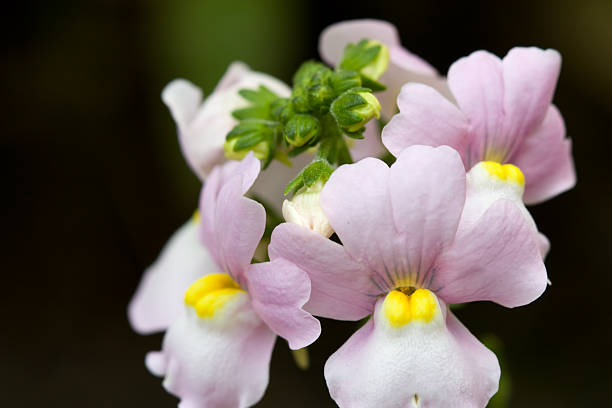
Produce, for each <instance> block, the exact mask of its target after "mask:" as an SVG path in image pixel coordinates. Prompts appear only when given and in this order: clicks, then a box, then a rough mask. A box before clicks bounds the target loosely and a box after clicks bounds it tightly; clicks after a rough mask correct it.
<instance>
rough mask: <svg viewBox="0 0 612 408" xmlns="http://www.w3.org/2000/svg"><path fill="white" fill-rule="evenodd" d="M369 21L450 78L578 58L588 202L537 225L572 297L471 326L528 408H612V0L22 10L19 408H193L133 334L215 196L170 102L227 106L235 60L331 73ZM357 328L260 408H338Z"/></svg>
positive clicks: (280, 347) (328, 336)
mask: <svg viewBox="0 0 612 408" xmlns="http://www.w3.org/2000/svg"><path fill="white" fill-rule="evenodd" d="M364 17H370V18H379V19H385V20H388V21H391V22H392V23H394V24H395V25H396V26H397V27H398V29H399V31H400V35H401V38H402V41H403V45H404V46H405V47H406V48H408V49H409V50H411V51H412V52H414V53H416V54H418V55H420V56H421V57H423V58H424V59H426V60H427V61H429V62H430V63H431V64H433V65H434V66H435V67H436V68H437V69H438V70H439V71H440V72H442V73H445V72H446V70H447V69H448V67H449V65H450V64H451V63H452V62H453V61H455V60H456V59H457V58H459V57H461V56H464V55H467V54H469V53H470V52H472V51H473V50H476V49H487V50H489V51H491V52H494V53H495V54H497V55H500V56H503V55H505V53H506V52H507V51H508V50H509V49H510V48H511V47H513V46H516V45H536V46H539V47H543V48H549V47H550V48H556V49H557V50H559V51H560V52H561V54H562V55H563V67H562V72H561V77H560V80H559V84H558V88H557V93H556V96H555V103H556V104H557V106H558V107H559V108H560V110H561V112H562V113H563V115H564V118H565V121H566V124H567V129H568V134H569V136H571V137H572V138H573V141H574V157H575V161H576V167H577V172H578V185H577V187H576V188H575V189H574V190H572V191H570V192H568V193H566V194H563V195H561V196H559V197H557V198H555V199H553V200H551V201H549V202H547V203H545V204H542V205H539V206H537V207H534V208H532V211H533V214H534V218H535V219H536V221H537V223H538V225H539V227H540V230H541V231H543V232H544V233H546V234H547V235H548V237H549V238H550V239H551V241H552V251H551V253H550V255H549V257H548V259H547V261H546V263H547V267H548V270H549V275H550V279H551V280H552V282H553V285H552V287H550V288H549V289H548V290H547V291H546V293H545V294H544V296H543V297H542V298H540V299H539V300H538V301H536V302H535V303H533V304H531V305H529V306H526V307H522V308H519V309H516V310H507V309H504V308H502V307H500V306H497V305H494V304H489V303H482V304H477V305H471V306H468V307H465V308H463V309H460V310H458V311H457V314H458V315H459V316H460V318H461V319H462V321H463V322H464V323H465V325H466V326H467V327H469V328H470V329H471V330H472V331H473V332H474V333H475V334H477V335H479V336H484V335H487V334H489V333H493V334H495V335H496V336H497V337H498V338H499V339H500V340H501V342H502V343H503V350H502V351H501V356H502V365H503V367H504V370H505V373H509V375H510V376H511V379H510V381H511V384H510V388H511V390H512V394H511V400H510V403H509V405H508V406H510V407H521V408H523V407H556V408H560V407H603V406H609V405H608V404H609V391H610V390H609V387H610V383H611V375H610V364H611V363H612V360H611V359H610V352H609V347H610V344H611V341H610V333H611V330H610V318H609V316H610V312H609V310H608V307H609V305H608V303H607V302H608V301H610V296H609V290H610V287H611V285H612V277H611V276H612V268H611V267H612V265H611V262H610V259H611V255H610V254H611V252H612V248H611V246H610V243H611V242H610V241H611V240H610V231H611V230H612V215H611V214H612V183H611V182H610V177H609V175H608V172H609V171H610V160H611V159H610V157H611V152H612V142H611V140H612V137H611V136H612V126H611V124H612V123H611V122H612V119H611V118H612V103H611V102H610V101H611V100H612V52H611V51H610V46H611V44H612V2H610V1H609V0H583V1H581V2H576V1H570V0H557V1H541V2H534V1H533V0H515V1H513V2H511V3H508V2H483V3H482V4H479V3H467V2H458V3H447V2H443V1H431V0H429V1H420V2H415V1H402V2H398V1H393V0H390V1H386V0H376V1H353V2H350V3H349V2H347V3H340V2H330V1H320V0H310V1H306V0H304V1H286V0H258V1H252V0H240V1H233V0H224V1H196V0H189V1H172V2H170V1H168V2H162V1H145V0H142V1H125V0H123V1H121V0H115V1H102V0H100V1H80V2H76V1H61V0H58V1H24V2H10V3H9V4H6V5H4V6H3V11H2V15H1V17H0V18H1V19H2V24H0V30H1V31H2V42H3V52H2V64H1V67H0V74H1V75H0V81H1V83H2V89H3V95H4V97H3V102H4V103H3V105H4V106H3V108H2V125H1V126H2V143H1V149H2V150H1V153H2V156H1V157H2V161H1V163H2V177H3V179H4V180H6V181H5V183H6V184H5V185H7V186H8V189H9V192H8V194H7V195H6V196H5V198H4V199H3V207H4V210H3V211H2V217H3V221H2V226H3V229H4V231H5V233H4V239H3V245H2V247H3V250H4V255H3V262H2V265H3V267H2V273H3V284H2V289H3V290H2V296H1V297H0V306H1V307H0V317H1V318H2V322H3V326H4V327H3V329H2V332H1V333H2V334H1V335H0V358H1V367H2V370H0V384H2V385H1V388H2V393H1V396H0V405H2V406H7V407H34V406H47V407H73V406H78V407H133V406H146V407H151V408H152V407H172V406H176V403H177V399H176V398H174V397H172V396H171V395H169V394H167V393H166V392H165V391H164V390H163V389H162V387H161V380H160V379H158V378H156V377H153V376H152V375H150V374H149V373H148V372H147V370H146V369H145V367H144V364H143V361H144V356H145V353H146V352H147V351H149V350H158V349H159V348H160V345H161V340H162V335H161V334H160V335H153V336H139V335H137V334H135V333H133V332H132V331H131V329H130V327H129V325H128V322H127V319H126V311H125V310H126V305H127V303H128V301H129V299H130V297H131V295H132V293H133V291H134V290H135V288H136V285H137V283H138V281H139V279H140V276H141V273H142V271H143V270H144V269H145V267H146V266H147V265H149V264H150V263H151V262H153V261H154V259H155V258H156V256H157V254H158V252H159V250H160V249H161V247H162V246H163V244H164V243H165V241H166V239H167V238H168V237H169V236H170V234H171V233H172V232H174V230H175V229H176V228H178V226H180V225H181V224H182V223H183V222H184V221H185V220H186V219H188V218H189V217H190V216H191V214H192V213H193V210H194V208H195V207H196V204H197V202H196V201H197V196H198V192H199V189H200V185H199V183H198V180H197V179H196V177H195V176H194V175H193V174H192V173H191V172H190V170H189V169H188V167H187V166H186V164H185V162H184V161H183V158H182V156H181V153H180V151H179V147H178V143H177V138H176V133H175V128H174V123H173V121H172V119H171V118H170V115H169V114H168V112H167V110H166V108H165V106H164V105H163V104H162V103H161V100H160V92H161V89H162V88H163V86H164V85H165V84H166V83H167V82H169V81H170V80H172V79H173V78H176V77H184V78H189V79H190V80H191V81H193V82H194V83H196V84H198V85H199V86H201V87H202V88H203V89H204V91H205V93H209V92H210V91H211V90H212V89H213V87H214V85H215V84H216V82H217V81H218V79H219V78H220V77H221V75H222V74H223V72H224V70H225V68H226V67H227V65H228V64H229V63H230V62H231V61H234V60H242V61H244V62H246V63H248V64H249V65H250V66H251V67H253V68H254V69H257V70H259V71H264V72H267V73H270V74H272V75H274V76H277V77H279V78H281V79H283V80H285V81H287V82H289V80H290V78H291V75H292V73H293V72H294V71H295V70H296V68H297V67H298V65H299V64H300V63H301V62H303V61H304V60H306V59H309V58H318V54H317V38H318V34H319V32H320V31H321V30H322V29H323V28H325V27H326V26H327V25H329V24H331V23H334V22H337V21H341V20H345V19H351V18H364ZM354 330H355V326H354V324H353V323H338V322H331V321H324V322H323V336H322V338H321V339H320V340H319V341H318V342H317V343H315V344H314V345H313V346H312V347H311V358H312V366H311V369H310V370H309V371H306V372H302V371H299V370H298V369H297V368H295V366H294V364H293V361H292V358H291V355H290V353H289V352H288V350H287V348H286V347H285V343H284V342H283V341H280V340H279V341H278V342H277V347H276V349H275V352H274V355H273V357H272V366H271V382H270V386H269V388H268V391H267V392H266V395H265V397H264V398H263V400H262V401H261V403H260V404H259V405H258V406H260V407H288V406H290V407H313V406H316V407H333V406H334V403H333V401H332V400H331V399H330V398H329V396H328V393H327V390H326V387H325V384H324V379H323V376H322V372H323V364H324V362H325V359H326V358H327V356H329V355H330V354H331V353H332V352H333V351H335V350H336V349H337V348H338V347H339V346H340V345H341V344H342V343H343V342H344V341H345V340H346V339H347V338H348V337H349V336H350V334H351V333H352V332H353V331H354ZM504 387H508V385H507V384H505V385H504ZM381 408H382V407H381Z"/></svg>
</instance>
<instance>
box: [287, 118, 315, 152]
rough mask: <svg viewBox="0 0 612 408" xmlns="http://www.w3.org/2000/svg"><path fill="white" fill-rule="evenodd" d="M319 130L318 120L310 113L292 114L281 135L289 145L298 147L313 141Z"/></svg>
mask: <svg viewBox="0 0 612 408" xmlns="http://www.w3.org/2000/svg"><path fill="white" fill-rule="evenodd" d="M320 131H321V124H320V123H319V120H318V119H317V118H315V117H314V116H311V115H304V114H298V115H294V116H293V117H292V118H291V119H289V121H288V122H287V124H286V125H285V127H284V129H283V136H284V137H285V140H286V141H287V143H289V144H290V145H293V146H296V147H300V146H303V145H305V144H306V143H309V142H311V141H313V140H314V139H315V138H316V137H317V136H318V135H319V132H320Z"/></svg>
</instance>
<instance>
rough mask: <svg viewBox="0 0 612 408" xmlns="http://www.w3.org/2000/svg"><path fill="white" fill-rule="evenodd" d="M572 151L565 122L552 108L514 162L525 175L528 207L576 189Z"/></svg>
mask: <svg viewBox="0 0 612 408" xmlns="http://www.w3.org/2000/svg"><path fill="white" fill-rule="evenodd" d="M571 150H572V143H571V141H570V140H569V139H566V138H565V124H564V123H563V118H562V117H561V114H560V113H559V110H558V109H557V108H556V107H555V106H554V105H551V106H550V107H549V108H548V112H547V114H546V116H545V118H544V121H543V122H542V124H541V125H540V127H539V128H538V129H536V130H535V131H534V132H533V133H532V134H531V135H529V136H528V137H527V138H526V139H525V141H524V142H523V144H522V145H521V147H520V148H519V150H518V151H517V152H516V153H515V155H514V157H513V158H511V161H513V162H514V164H516V165H517V166H518V167H519V168H520V169H521V170H522V171H523V172H524V173H525V179H526V181H527V184H526V186H525V195H524V200H525V203H527V204H537V203H539V202H542V201H544V200H547V199H549V198H551V197H554V196H555V195H557V194H560V193H562V192H564V191H567V190H569V189H571V188H572V187H574V185H575V184H576V172H575V170H574V162H573V160H572V151H571Z"/></svg>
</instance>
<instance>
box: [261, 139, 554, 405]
mask: <svg viewBox="0 0 612 408" xmlns="http://www.w3.org/2000/svg"><path fill="white" fill-rule="evenodd" d="M470 200H471V198H470V197H469V196H468V197H466V173H465V170H464V167H463V163H462V162H461V158H460V156H459V154H458V153H457V152H456V151H454V150H453V149H451V148H449V147H446V146H443V147H439V148H432V147H427V146H413V147H409V148H407V149H405V150H404V152H402V154H401V155H400V156H399V157H398V159H397V161H396V162H395V163H394V164H393V165H392V166H391V168H389V167H387V165H386V164H384V163H383V162H381V161H379V160H377V159H369V158H368V159H364V160H362V161H360V162H358V163H356V164H352V165H344V166H341V167H340V168H338V170H336V171H335V172H334V173H333V174H332V176H331V178H330V179H329V181H328V182H327V184H326V185H325V187H324V189H323V191H322V193H321V205H322V207H323V210H324V212H325V214H326V215H327V217H328V218H329V222H330V224H331V226H332V227H333V229H334V231H336V233H337V234H338V237H339V239H340V240H341V242H342V245H340V244H337V243H335V242H333V241H331V240H328V239H325V238H324V237H322V236H320V235H319V234H316V233H314V232H312V231H310V230H308V229H307V228H304V227H301V226H298V225H294V224H288V223H287V224H281V225H280V226H278V227H277V228H276V229H275V231H274V233H273V235H272V242H271V245H270V247H269V252H270V256H271V259H272V261H273V262H275V261H278V260H280V259H284V260H287V261H289V262H292V263H294V264H295V265H297V266H299V267H300V268H302V269H303V270H304V271H306V272H307V273H308V275H309V276H310V279H311V285H312V287H311V294H310V300H309V301H308V303H307V304H306V305H305V309H306V310H308V311H310V312H312V313H313V314H315V315H319V316H323V317H328V318H332V319H338V320H358V319H362V318H364V317H366V316H368V315H370V314H372V315H373V317H372V318H371V319H370V320H369V321H368V322H367V323H366V325H365V326H363V327H362V328H361V329H359V330H358V331H357V332H356V333H355V334H354V335H353V336H352V337H351V338H350V339H349V340H348V341H347V342H346V343H345V344H344V345H343V346H342V347H341V348H340V349H339V350H338V351H337V352H336V353H335V354H333V355H332V356H331V357H330V358H329V360H328V361H327V363H326V365H325V378H326V381H327V385H328V387H329V390H330V393H331V395H332V397H333V398H334V400H335V401H336V402H337V403H338V405H340V407H372V406H381V407H406V406H427V407H432V408H436V407H447V406H449V404H452V405H453V406H457V407H484V406H485V405H486V403H487V401H488V400H489V398H490V397H491V396H492V395H493V394H494V393H495V392H496V390H497V384H498V380H499V374H500V371H499V366H498V363H497V359H496V358H495V356H494V354H493V353H492V352H490V351H489V350H488V349H486V348H485V347H484V346H483V345H482V344H480V343H479V342H478V340H477V339H476V338H475V337H474V336H473V335H472V334H471V333H470V332H469V331H468V330H467V329H466V328H465V327H464V326H463V325H462V324H461V323H460V322H459V321H458V320H457V319H456V318H455V317H454V316H453V314H452V313H451V312H450V311H449V310H448V309H447V306H446V305H447V304H451V303H463V302H472V301H479V300H490V301H494V302H496V303H499V304H501V305H503V306H506V307H515V306H520V305H525V304H527V303H530V302H531V301H533V300H534V299H536V298H537V297H539V296H540V295H541V294H542V292H543V291H544V290H545V288H546V281H547V278H546V270H545V267H544V264H543V262H542V259H541V257H540V254H539V251H538V249H537V244H536V241H535V237H534V234H533V232H532V230H531V227H530V225H528V222H527V221H526V219H525V217H523V216H521V212H520V209H519V208H518V207H517V205H516V204H515V202H513V201H512V200H508V199H497V200H495V201H493V202H490V203H488V204H487V205H485V204H484V201H479V202H478V203H476V204H477V205H473V203H470ZM468 207H470V208H468ZM484 207H486V208H484ZM411 404H412V405H411Z"/></svg>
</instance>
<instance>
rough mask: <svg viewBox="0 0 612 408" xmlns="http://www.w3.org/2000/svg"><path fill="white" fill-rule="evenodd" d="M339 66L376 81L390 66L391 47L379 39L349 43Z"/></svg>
mask: <svg viewBox="0 0 612 408" xmlns="http://www.w3.org/2000/svg"><path fill="white" fill-rule="evenodd" d="M338 66H339V67H340V69H344V70H350V71H357V72H359V73H360V74H361V75H363V76H365V77H367V78H369V79H372V80H374V81H376V80H377V79H378V78H380V77H381V76H382V74H384V73H385V71H386V70H387V67H388V66H389V48H387V47H386V46H385V45H384V44H382V43H380V42H378V41H374V40H366V39H363V40H361V41H359V42H358V43H357V44H348V45H347V46H346V48H345V49H344V55H343V56H342V61H340V64H339V65H338Z"/></svg>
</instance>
